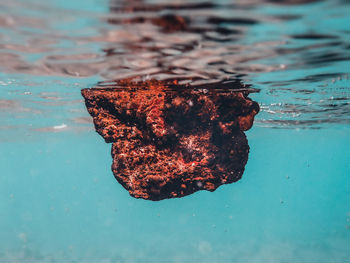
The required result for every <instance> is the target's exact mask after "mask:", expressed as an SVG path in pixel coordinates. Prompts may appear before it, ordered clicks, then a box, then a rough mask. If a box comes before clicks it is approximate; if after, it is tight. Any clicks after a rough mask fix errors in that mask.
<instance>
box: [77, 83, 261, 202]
mask: <svg viewBox="0 0 350 263" xmlns="http://www.w3.org/2000/svg"><path fill="white" fill-rule="evenodd" d="M82 95H83V97H84V98H85V104H86V107H87V110H88V112H89V113H90V115H91V116H92V117H93V121H94V124H95V128H96V131H97V132H98V133H99V134H100V135H101V136H102V137H103V138H104V139H105V141H106V142H111V143H113V145H112V157H113V165H112V171H113V174H114V176H115V178H116V179H117V180H118V182H119V183H120V184H121V185H122V186H123V187H124V188H125V189H126V190H128V191H129V193H130V195H132V196H133V197H136V198H143V199H148V200H162V199H166V198H174V197H183V196H186V195H189V194H192V193H194V192H196V191H198V190H208V191H214V190H215V189H217V188H218V187H219V186H220V185H222V184H228V183H232V182H235V181H237V180H239V179H240V178H241V176H242V174H243V171H244V167H245V164H246V162H247V160H248V152H249V146H248V142H247V139H246V136H245V134H244V133H243V131H246V130H248V129H250V127H251V126H252V124H253V120H254V116H255V115H256V114H257V113H258V111H259V106H258V104H257V103H256V102H254V101H252V100H251V99H249V98H248V97H247V95H248V94H247V92H244V91H235V90H233V91H232V90H230V91H223V90H220V89H215V88H213V89H202V88H200V87H199V88H198V87H197V88H190V87H183V86H180V85H176V82H174V83H172V84H171V85H169V84H166V83H164V82H160V81H145V82H132V81H127V80H125V81H119V82H118V84H117V85H115V87H108V88H103V87H102V88H101V87H95V88H90V89H83V90H82Z"/></svg>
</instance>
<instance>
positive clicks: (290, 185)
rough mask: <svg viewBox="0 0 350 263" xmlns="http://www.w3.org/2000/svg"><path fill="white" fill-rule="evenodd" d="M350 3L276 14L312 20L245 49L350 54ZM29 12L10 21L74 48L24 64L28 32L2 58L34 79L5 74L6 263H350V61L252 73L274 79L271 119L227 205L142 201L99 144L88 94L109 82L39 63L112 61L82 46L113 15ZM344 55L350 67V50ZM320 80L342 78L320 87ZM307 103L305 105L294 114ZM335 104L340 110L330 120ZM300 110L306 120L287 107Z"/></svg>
mask: <svg viewBox="0 0 350 263" xmlns="http://www.w3.org/2000/svg"><path fill="white" fill-rule="evenodd" d="M345 2H346V1H344V5H342V4H339V3H338V4H337V5H336V4H333V3H332V1H321V2H319V3H312V4H309V5H301V6H292V7H290V6H288V7H280V6H275V5H266V6H262V7H261V8H260V9H259V13H261V14H263V15H271V14H273V13H274V12H275V13H278V14H279V15H280V14H281V12H285V13H286V14H291V13H293V15H297V14H300V15H302V16H305V18H304V19H301V20H298V21H294V22H287V23H283V24H281V23H277V22H276V23H267V24H261V25H259V24H258V25H255V26H254V27H251V28H250V29H249V30H248V31H247V32H246V37H245V38H244V39H243V40H241V41H242V42H243V43H245V44H249V43H251V44H252V45H255V44H256V43H266V42H265V41H267V40H269V41H271V42H274V41H276V44H272V46H274V45H277V46H279V45H282V46H285V45H286V46H287V47H288V48H293V47H302V46H304V45H305V46H307V45H314V44H315V43H314V41H315V40H302V41H301V42H293V41H292V42H291V43H287V44H286V43H280V42H281V41H283V36H288V35H291V34H298V33H303V32H304V31H305V27H308V30H307V31H313V30H314V31H317V32H318V33H325V34H329V33H330V32H331V33H332V34H334V35H339V36H340V37H341V38H342V40H343V41H344V43H345V45H346V43H349V42H346V41H345V40H349V39H350V38H349V29H348V25H349V24H350V20H349V17H348V15H346V13H347V10H349V5H348V4H347V3H345ZM26 3H27V2H25V1H14V2H13V4H3V5H4V6H5V9H3V10H5V12H3V14H2V15H4V16H5V14H4V13H7V14H11V12H12V13H13V14H14V16H13V17H16V16H19V17H21V16H23V17H35V18H40V17H44V19H47V21H50V22H51V23H52V24H51V25H50V26H51V29H55V30H57V31H55V32H56V33H57V32H59V33H57V37H53V38H52V39H56V40H57V39H58V38H59V35H60V34H61V36H65V39H61V40H59V41H57V42H55V43H53V44H52V46H51V48H52V49H51V50H49V49H48V50H47V51H43V50H40V51H39V52H35V51H33V52H30V51H28V50H27V51H23V50H22V51H20V50H16V49H15V48H13V46H8V45H15V44H18V45H20V44H21V42H23V41H24V42H25V41H26V39H27V38H26V37H27V35H26V34H23V32H21V31H20V30H17V29H18V28H17V29H13V28H7V27H5V26H3V27H2V28H1V30H2V31H1V36H2V40H3V41H2V42H3V43H5V44H6V45H7V46H6V45H5V44H4V45H3V46H2V47H1V48H2V49H1V52H2V54H5V53H6V54H16V55H18V56H19V57H20V58H21V59H23V60H25V61H27V62H28V63H33V65H34V69H30V70H29V71H30V72H28V71H26V70H24V71H23V70H20V69H19V68H11V67H10V66H8V65H10V64H11V63H10V62H9V61H5V62H4V61H3V62H2V63H3V64H4V65H3V66H2V68H3V70H2V73H1V74H0V77H1V83H0V98H1V103H0V106H1V112H0V120H1V126H0V167H1V172H0V262H244V263H249V262H252V263H260V262H286V263H290V262H305V263H306V262H307V263H309V262H318V263H319V262H342V263H343V262H344V263H346V262H349V260H350V229H349V228H350V177H349V176H350V126H349V120H350V119H349V115H348V113H349V107H350V106H349V101H350V96H349V95H350V92H349V87H350V82H349V78H348V76H349V68H350V63H349V60H348V59H339V60H334V61H331V62H330V63H324V64H311V65H306V66H305V64H306V63H305V61H303V58H305V56H307V55H310V56H312V55H317V54H319V53H322V52H326V53H327V52H328V51H329V48H330V47H329V46H326V47H324V48H323V47H319V48H317V47H316V48H315V50H311V51H310V53H312V54H309V53H303V52H308V51H303V50H301V51H300V52H299V53H292V54H290V55H288V54H284V55H277V56H269V57H266V58H260V59H257V60H255V61H254V62H248V64H251V65H250V67H251V68H254V69H256V68H261V67H264V69H266V68H268V69H269V70H263V72H259V71H260V70H256V71H254V70H252V71H251V72H249V74H248V75H247V76H245V77H244V81H245V82H247V83H250V84H252V86H253V87H255V88H259V89H261V92H260V93H255V94H252V95H251V97H252V98H253V99H254V100H256V101H258V102H259V104H260V106H261V108H262V112H261V113H260V114H259V115H258V116H257V119H256V123H255V125H254V126H253V128H252V129H251V130H249V131H248V132H247V133H246V135H247V137H248V140H249V145H250V149H251V150H250V154H249V160H248V163H247V166H246V171H245V173H244V175H243V178H242V180H240V181H238V182H237V183H234V184H231V185H225V186H222V187H220V188H219V189H218V190H216V191H215V192H213V193H210V192H206V191H200V192H197V193H195V194H193V195H190V196H187V197H184V198H180V199H172V200H164V201H160V202H151V201H145V200H137V199H134V198H132V197H130V196H129V194H128V192H127V191H125V190H124V189H123V188H122V186H121V185H119V184H118V183H117V182H116V180H115V179H114V177H113V174H112V172H111V169H110V166H111V163H112V158H111V156H110V149H111V145H110V144H106V143H104V141H103V139H102V138H101V137H100V136H99V135H98V134H97V133H96V132H95V131H94V129H93V124H92V123H91V121H89V115H88V113H87V112H86V109H85V106H84V104H83V101H82V98H81V96H80V90H81V89H82V88H86V87H91V86H93V85H94V84H95V83H96V82H97V81H99V80H103V79H104V78H103V77H101V74H100V73H101V72H100V71H97V72H94V71H93V70H91V71H89V70H87V71H84V72H80V73H79V74H78V75H79V76H72V75H73V74H63V73H62V71H60V70H57V71H54V70H53V72H51V71H50V72H49V71H47V72H45V71H40V70H41V68H40V63H39V64H38V65H36V64H35V63H36V61H39V62H40V59H42V58H43V57H45V56H50V55H52V53H57V54H60V55H62V54H65V53H68V54H74V53H93V54H97V55H99V56H101V57H102V54H103V52H102V51H101V46H102V45H103V44H101V43H99V42H94V43H91V42H83V43H82V44H81V46H76V40H75V39H74V38H75V37H76V38H81V37H84V36H93V35H95V34H97V33H96V32H97V29H96V27H95V24H96V23H100V22H99V21H100V18H101V16H103V15H104V14H105V13H107V12H108V8H107V2H106V1H93V0H89V1H68V2H66V1H65V2H63V1H49V2H48V3H45V4H43V3H42V2H40V1H30V2H29V1H28V3H30V4H28V5H30V7H31V8H22V7H23V6H25V4H26ZM36 4H37V5H42V6H44V7H45V6H46V7H50V8H49V9H48V10H49V11H50V10H51V11H52V10H56V11H55V12H54V13H55V14H56V15H58V17H59V16H60V15H61V16H63V17H64V18H65V19H64V20H62V21H63V22H62V23H61V21H60V19H58V18H57V17H56V18H52V19H51V20H50V19H48V17H49V16H50V15H49V14H47V13H45V12H43V10H45V8H44V9H43V8H36ZM9 6H10V7H9ZM332 6H333V7H332ZM345 7H346V8H347V9H346V8H345ZM6 8H7V9H6ZM38 10H39V11H38ZM306 13H307V14H308V15H305V14H306ZM309 13H311V14H309ZM322 17H325V18H332V19H331V20H330V19H328V20H326V19H320V18H322ZM69 18H71V20H69ZM29 27H30V26H29ZM282 27H283V29H282ZM22 29H23V28H22ZM22 29H21V30H22ZM23 30H24V29H23ZM28 31H31V32H35V28H29V29H26V32H27V33H28ZM37 34H40V32H39V33H37ZM43 34H44V35H45V34H47V32H44V33H43ZM5 35H7V38H6V37H4V36H5ZM18 36H22V37H23V39H22V40H21V39H20V38H18ZM281 36H282V37H281ZM286 38H287V37H286ZM52 39H51V40H52ZM308 41H309V42H310V43H309V42H308ZM317 41H318V42H317V43H318V44H319V41H321V42H322V41H324V42H325V41H329V39H326V40H322V39H321V40H317ZM16 42H17V43H16ZM311 42H312V43H311ZM50 45H51V44H50ZM262 46H263V47H262V48H261V49H260V47H258V48H257V49H255V50H254V51H256V52H259V51H260V52H268V51H269V50H271V45H267V46H264V45H262ZM255 48H256V47H255ZM335 50H336V49H335ZM336 51H339V53H340V55H343V56H344V57H345V58H346V57H347V56H349V50H346V49H345V48H344V49H341V48H340V49H339V50H336ZM340 51H341V52H340ZM300 53H301V54H300ZM101 57H97V58H96V57H93V58H91V59H92V60H93V61H94V62H96V60H98V59H101ZM65 63H66V62H65ZM74 63H76V61H74ZM86 63H87V64H88V62H86ZM67 64H69V63H68V62H67ZM35 67H36V68H35ZM286 67H287V68H286ZM51 69H52V68H51ZM76 69H77V72H79V66H76ZM68 72H69V70H68ZM86 72H87V73H86ZM83 73H85V74H86V75H85V76H81V75H82V74H83ZM111 74H112V73H111ZM320 74H333V75H331V76H330V77H328V78H327V77H325V78H321V79H317V80H315V81H308V79H307V77H308V76H315V75H320ZM314 79H315V78H314ZM305 89H307V90H311V91H314V92H313V93H305V91H304V90H305ZM298 91H301V92H298ZM337 97H339V98H342V100H334V98H337ZM298 100H301V101H302V102H300V104H298V105H294V104H293V103H295V102H296V101H298ZM308 100H309V102H310V104H308ZM324 101H328V102H329V103H328V102H327V103H326V104H324V103H323V102H324ZM332 101H334V103H333V106H329V107H330V108H333V109H334V110H333V111H331V110H327V105H331V103H332ZM316 102H319V104H317V103H316ZM288 103H290V104H292V105H294V107H292V108H290V107H289V108H288V107H283V105H286V104H288ZM334 105H335V106H334ZM307 110H309V111H307ZM312 120H316V125H315V122H312ZM332 120H333V121H332ZM303 121H305V122H303ZM305 123H306V124H305Z"/></svg>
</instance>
